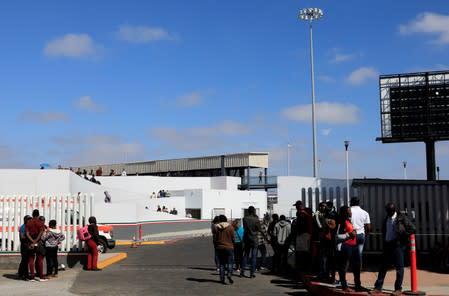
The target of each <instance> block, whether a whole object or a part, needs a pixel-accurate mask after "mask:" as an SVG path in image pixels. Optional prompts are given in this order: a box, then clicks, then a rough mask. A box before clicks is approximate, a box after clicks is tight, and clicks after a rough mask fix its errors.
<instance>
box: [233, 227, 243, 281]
mask: <svg viewBox="0 0 449 296" xmlns="http://www.w3.org/2000/svg"><path fill="white" fill-rule="evenodd" d="M232 227H234V232H235V241H234V264H235V271H236V272H237V273H240V272H241V268H242V261H243V226H242V224H241V223H239V220H237V219H235V220H234V221H232Z"/></svg>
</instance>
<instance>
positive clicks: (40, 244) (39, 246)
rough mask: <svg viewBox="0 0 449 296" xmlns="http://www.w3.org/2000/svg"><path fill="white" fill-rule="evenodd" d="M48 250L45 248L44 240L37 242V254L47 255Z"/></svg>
mask: <svg viewBox="0 0 449 296" xmlns="http://www.w3.org/2000/svg"><path fill="white" fill-rule="evenodd" d="M46 251H47V250H46V249H45V245H44V242H43V241H39V242H38V243H37V250H36V253H37V254H40V255H42V256H45V253H46Z"/></svg>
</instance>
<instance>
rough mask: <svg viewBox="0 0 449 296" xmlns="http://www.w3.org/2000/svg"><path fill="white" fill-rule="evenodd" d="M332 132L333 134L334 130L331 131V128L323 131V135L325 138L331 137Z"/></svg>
mask: <svg viewBox="0 0 449 296" xmlns="http://www.w3.org/2000/svg"><path fill="white" fill-rule="evenodd" d="M331 132H332V129H330V128H324V129H322V130H321V134H322V135H323V136H329V135H330V133H331Z"/></svg>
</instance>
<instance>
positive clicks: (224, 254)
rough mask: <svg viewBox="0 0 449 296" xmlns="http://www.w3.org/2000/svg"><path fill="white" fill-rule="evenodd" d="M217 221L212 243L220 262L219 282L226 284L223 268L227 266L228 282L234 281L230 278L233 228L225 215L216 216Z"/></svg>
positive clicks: (233, 239)
mask: <svg viewBox="0 0 449 296" xmlns="http://www.w3.org/2000/svg"><path fill="white" fill-rule="evenodd" d="M218 221H219V223H218V224H217V225H216V227H215V230H214V233H213V235H214V244H215V249H216V250H217V254H218V260H219V263H220V267H219V268H220V282H221V283H222V284H223V285H226V282H225V268H226V267H227V269H228V270H227V275H226V277H227V279H228V281H229V283H230V284H233V283H234V280H233V279H232V272H233V266H232V262H233V255H234V241H235V233H234V228H233V227H232V226H231V225H230V224H229V223H228V219H227V218H226V216H225V215H220V216H219V217H218Z"/></svg>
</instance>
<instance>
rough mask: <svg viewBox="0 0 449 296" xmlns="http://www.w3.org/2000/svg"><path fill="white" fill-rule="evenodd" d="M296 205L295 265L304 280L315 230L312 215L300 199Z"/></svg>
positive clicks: (294, 233) (293, 225)
mask: <svg viewBox="0 0 449 296" xmlns="http://www.w3.org/2000/svg"><path fill="white" fill-rule="evenodd" d="M293 205H294V206H295V207H296V219H295V220H294V221H293V223H292V239H293V243H294V244H295V265H296V269H297V270H298V273H299V279H300V280H301V281H302V282H304V281H305V280H306V279H305V274H306V273H307V272H309V269H310V262H311V249H310V239H311V236H312V232H313V226H312V215H311V214H310V213H309V212H308V211H307V209H306V208H305V207H304V206H303V205H302V202H301V201H300V200H298V201H296V203H294V204H293Z"/></svg>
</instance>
